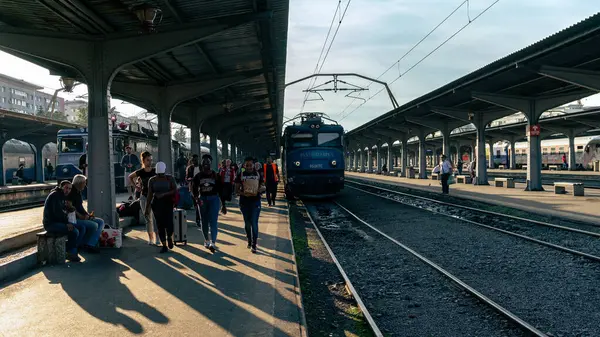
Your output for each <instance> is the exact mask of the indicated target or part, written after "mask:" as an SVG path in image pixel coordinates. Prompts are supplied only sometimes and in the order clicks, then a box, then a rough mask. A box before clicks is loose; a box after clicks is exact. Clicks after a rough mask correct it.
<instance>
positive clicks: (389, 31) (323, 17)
mask: <svg viewBox="0 0 600 337" xmlns="http://www.w3.org/2000/svg"><path fill="white" fill-rule="evenodd" d="M348 1H350V5H349V6H348V10H347V12H346V15H345V17H344V19H343V21H342V24H341V25H340V28H339V31H338V34H337V36H336V38H335V40H334V41H333V44H332V45H331V49H330V52H329V54H328V56H327V59H326V60H325V62H324V64H323V67H322V69H321V73H332V72H353V73H359V74H361V75H364V76H368V77H373V78H377V77H379V76H380V75H382V73H383V72H384V71H385V70H386V69H388V68H389V67H390V66H391V65H394V64H395V63H396V61H397V60H398V59H399V58H400V57H401V56H402V55H403V54H405V53H406V52H407V51H409V50H410V49H411V48H412V47H413V46H414V45H415V44H416V43H417V42H418V41H419V40H420V39H422V38H423V37H424V36H425V35H426V34H427V33H428V32H429V31H430V30H431V29H433V28H434V27H435V26H436V25H437V24H439V23H440V22H441V21H442V20H443V19H444V18H445V17H446V16H448V15H449V14H450V13H451V12H452V11H453V10H454V9H455V8H456V7H457V6H459V5H460V4H461V3H462V2H463V0H342V1H341V5H340V4H339V0H291V1H290V18H289V31H288V48H287V69H286V81H287V82H291V81H294V80H297V79H300V78H302V77H305V76H308V75H311V74H313V73H314V69H315V65H316V63H317V59H318V58H319V54H320V52H321V49H322V47H323V44H324V41H325V38H326V36H327V31H328V29H329V26H330V23H331V20H332V17H333V14H334V12H335V11H336V8H337V7H338V5H340V6H341V11H340V13H341V12H342V11H343V10H344V8H345V7H346V5H347V4H348ZM495 1H496V0H469V8H468V11H467V6H466V5H463V6H462V7H461V8H460V9H459V10H458V11H457V12H456V13H455V14H454V15H453V16H451V17H450V19H448V20H447V21H446V22H445V23H444V24H443V25H442V26H440V28H438V29H437V30H436V31H435V32H434V33H433V34H432V35H431V36H429V37H428V38H427V39H426V40H425V41H424V42H423V43H421V44H420V45H419V46H418V47H417V48H415V49H414V50H413V51H412V52H410V53H409V54H408V55H407V56H406V57H405V58H404V59H403V60H402V61H401V62H400V63H399V64H395V65H394V67H393V68H392V69H391V70H390V71H389V72H388V73H386V74H385V75H384V76H382V77H381V78H380V80H382V81H386V82H391V81H392V80H394V79H395V78H396V77H397V76H398V75H399V74H400V73H403V72H405V71H406V70H407V69H409V68H411V67H413V66H414V65H415V64H416V63H417V62H419V60H420V59H422V58H423V57H424V56H425V55H426V54H428V53H430V52H431V51H432V50H433V49H435V48H436V47H438V46H439V45H440V44H441V43H442V42H443V41H444V40H445V39H447V38H448V37H449V36H451V35H452V34H454V33H455V32H456V31H457V30H458V29H460V28H461V27H462V26H463V25H465V24H466V23H467V22H468V20H469V17H470V18H471V19H472V18H474V17H476V16H477V15H478V14H479V13H481V12H482V11H483V10H484V9H485V8H486V7H488V6H490V5H491V4H492V3H493V2H495ZM597 12H600V2H599V1H593V0H568V1H564V0H526V1H523V0H500V1H499V2H498V3H496V4H495V5H494V6H493V7H491V9H489V10H488V11H487V12H486V13H484V14H483V15H481V16H480V17H479V18H478V19H477V20H475V21H473V22H472V23H471V24H470V25H469V26H468V27H467V28H465V29H464V30H463V31H462V32H461V33H459V34H458V35H456V36H455V37H454V38H452V39H451V40H450V41H449V42H448V43H446V44H445V45H444V46H442V47H441V48H439V49H438V50H437V51H435V52H434V53H433V54H431V56H429V57H427V58H426V59H424V60H423V61H422V62H421V63H419V64H418V65H417V66H415V67H414V68H412V69H411V70H410V71H409V72H407V73H406V74H405V75H404V76H402V77H401V78H400V79H399V80H397V81H396V82H395V83H394V84H392V85H391V91H392V93H393V95H394V96H395V98H396V100H397V101H398V103H399V104H400V105H402V104H403V103H406V102H408V101H410V100H412V99H414V98H417V97H419V96H421V95H424V94H426V93H428V92H430V91H432V90H434V89H436V88H438V87H440V86H443V85H444V84H446V83H448V82H450V81H453V80H455V79H457V78H459V77H461V76H464V75H466V74H468V73H470V72H472V71H474V70H476V69H478V68H480V67H482V66H485V65H486V64H489V63H491V62H493V61H495V60H497V59H499V58H502V57H504V56H506V55H508V54H510V53H512V52H514V51H516V50H519V49H521V48H524V47H527V46H528V45H530V44H532V43H535V42H537V41H539V40H541V39H543V38H545V37H547V36H549V35H552V34H554V33H555V32H557V31H559V30H562V29H564V28H567V27H569V26H571V25H573V24H575V23H577V22H579V21H581V20H583V19H585V18H587V17H589V16H591V15H593V14H595V13H597ZM339 17H340V16H339V14H338V16H337V18H336V20H335V23H334V26H333V30H332V32H331V36H333V33H334V31H335V29H336V27H337V22H338V21H339ZM331 36H330V39H329V40H331ZM327 45H329V44H327ZM0 73H4V74H7V75H9V76H13V77H16V78H20V79H23V80H25V81H28V82H32V83H35V84H39V85H40V86H43V87H45V88H46V89H45V90H44V91H46V92H48V93H51V94H52V93H54V90H55V89H57V88H59V87H60V83H59V78H58V76H51V75H49V71H48V70H47V69H44V68H41V67H39V66H36V65H34V64H32V63H29V62H27V61H24V60H21V59H19V58H17V57H14V56H12V55H9V54H6V53H4V52H1V51H0ZM340 79H341V80H344V81H346V82H348V83H350V84H353V85H357V86H360V87H362V88H367V87H368V89H369V90H368V91H362V92H360V93H359V92H357V93H353V94H351V96H358V95H360V96H361V97H363V98H368V97H370V96H373V95H375V94H376V93H377V92H378V91H379V90H380V89H381V88H382V87H381V85H379V84H376V83H374V84H371V85H370V86H369V84H370V82H369V81H365V80H361V79H356V78H350V77H345V78H340ZM329 80H331V78H320V79H318V80H317V81H316V84H315V85H319V84H322V83H324V82H326V81H329ZM308 84H309V81H305V82H301V83H298V84H296V85H292V86H290V87H288V88H287V89H286V93H285V95H286V96H285V106H284V110H285V116H286V117H288V118H289V117H293V116H295V115H296V114H297V113H299V112H300V111H301V109H302V106H303V104H302V103H303V99H304V95H305V93H304V92H302V90H305V89H306V88H307V86H308ZM86 93H87V88H86V86H85V85H80V86H78V87H76V88H75V90H74V93H73V94H64V93H61V96H62V97H63V98H65V99H74V98H76V97H77V96H80V95H84V94H86ZM348 93H349V92H338V93H333V92H327V93H322V96H323V99H324V100H323V101H318V100H315V101H308V102H306V105H305V107H304V111H320V112H325V113H327V114H328V115H329V116H330V117H332V118H333V119H335V120H339V121H340V123H341V124H342V125H343V126H344V128H345V129H346V130H351V129H353V128H355V127H357V126H359V125H362V124H364V123H366V122H368V121H369V120H371V119H373V118H375V117H377V116H380V115H382V114H384V113H385V112H387V111H389V110H390V109H391V108H392V105H391V103H390V99H389V97H388V96H387V95H386V93H385V91H383V92H381V93H380V94H379V95H378V96H375V97H373V98H372V99H371V100H369V101H368V102H366V103H365V104H364V105H362V106H361V107H360V108H358V109H356V110H355V108H356V107H358V106H359V105H360V104H361V103H362V101H360V100H353V99H352V98H347V97H345V95H346V94H348ZM314 98H318V96H316V95H315V94H311V95H310V96H309V99H314ZM351 103H352V104H351ZM583 103H584V104H585V105H600V97H598V95H596V96H592V97H590V98H588V99H584V100H583ZM111 104H112V106H115V105H118V107H117V110H118V111H120V112H122V113H123V114H125V115H135V114H138V113H140V112H141V111H144V109H142V108H139V107H137V106H135V105H132V104H129V103H126V102H122V101H119V100H115V99H113V100H112V102H111Z"/></svg>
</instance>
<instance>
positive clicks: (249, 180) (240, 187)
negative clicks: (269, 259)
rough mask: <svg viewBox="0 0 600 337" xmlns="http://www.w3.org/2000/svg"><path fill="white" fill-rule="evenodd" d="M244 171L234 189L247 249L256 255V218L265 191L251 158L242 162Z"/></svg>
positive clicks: (239, 175)
mask: <svg viewBox="0 0 600 337" xmlns="http://www.w3.org/2000/svg"><path fill="white" fill-rule="evenodd" d="M244 167H245V170H244V171H243V172H240V173H239V174H238V175H237V178H236V179H235V186H236V187H235V189H236V192H237V194H238V195H239V196H240V210H241V211H242V215H243V217H244V229H245V230H246V238H247V239H248V248H251V249H252V253H256V244H257V241H258V218H259V216H260V208H261V207H260V195H261V193H262V192H264V191H265V186H264V182H263V179H262V178H261V175H260V173H259V172H260V171H257V170H256V169H255V167H254V163H253V160H252V157H248V158H246V159H245V161H244Z"/></svg>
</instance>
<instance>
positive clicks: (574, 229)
mask: <svg viewBox="0 0 600 337" xmlns="http://www.w3.org/2000/svg"><path fill="white" fill-rule="evenodd" d="M345 182H349V183H351V184H357V185H361V186H367V187H372V188H377V189H380V190H383V191H386V192H390V193H395V194H400V195H405V196H408V197H411V198H416V199H421V200H426V201H432V202H435V203H436V204H441V205H446V206H451V207H456V208H462V209H466V210H469V211H474V212H480V213H485V214H489V215H495V216H501V217H504V218H509V219H513V220H518V221H525V222H529V223H532V224H535V225H539V226H546V227H552V228H558V229H562V230H565V231H571V232H576V233H580V234H585V235H589V236H595V237H597V238H600V233H596V232H590V231H586V230H582V229H577V228H573V227H567V226H561V225H555V224H551V223H548V222H543V221H537V220H532V219H525V218H521V217H518V216H515V215H509V214H502V213H498V212H494V211H488V210H483V209H478V208H474V207H469V206H463V205H457V204H453V203H449V202H446V201H440V200H435V199H432V198H427V197H422V196H417V195H412V194H408V193H405V192H400V191H394V190H390V189H387V188H385V187H379V186H374V185H370V184H365V183H359V182H356V181H352V180H348V179H346V180H345ZM588 226H595V225H592V224H589V225H588Z"/></svg>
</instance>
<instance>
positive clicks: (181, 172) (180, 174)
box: [175, 152, 188, 184]
mask: <svg viewBox="0 0 600 337" xmlns="http://www.w3.org/2000/svg"><path fill="white" fill-rule="evenodd" d="M187 163H188V160H187V158H186V157H185V155H184V154H183V152H179V158H177V161H176V162H175V168H176V169H177V171H175V172H177V181H178V182H180V183H181V184H183V183H184V182H185V174H186V169H187V167H186V164H187Z"/></svg>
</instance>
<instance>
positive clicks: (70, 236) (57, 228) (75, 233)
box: [44, 222, 83, 254]
mask: <svg viewBox="0 0 600 337" xmlns="http://www.w3.org/2000/svg"><path fill="white" fill-rule="evenodd" d="M73 227H75V228H73V230H72V231H70V232H69V230H68V229H67V224H64V223H59V222H55V223H51V224H48V225H44V229H45V230H46V231H47V232H49V233H55V234H63V235H66V236H67V252H68V253H70V254H77V242H78V241H79V239H80V236H81V237H83V234H81V235H80V233H79V229H78V227H77V226H73Z"/></svg>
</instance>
